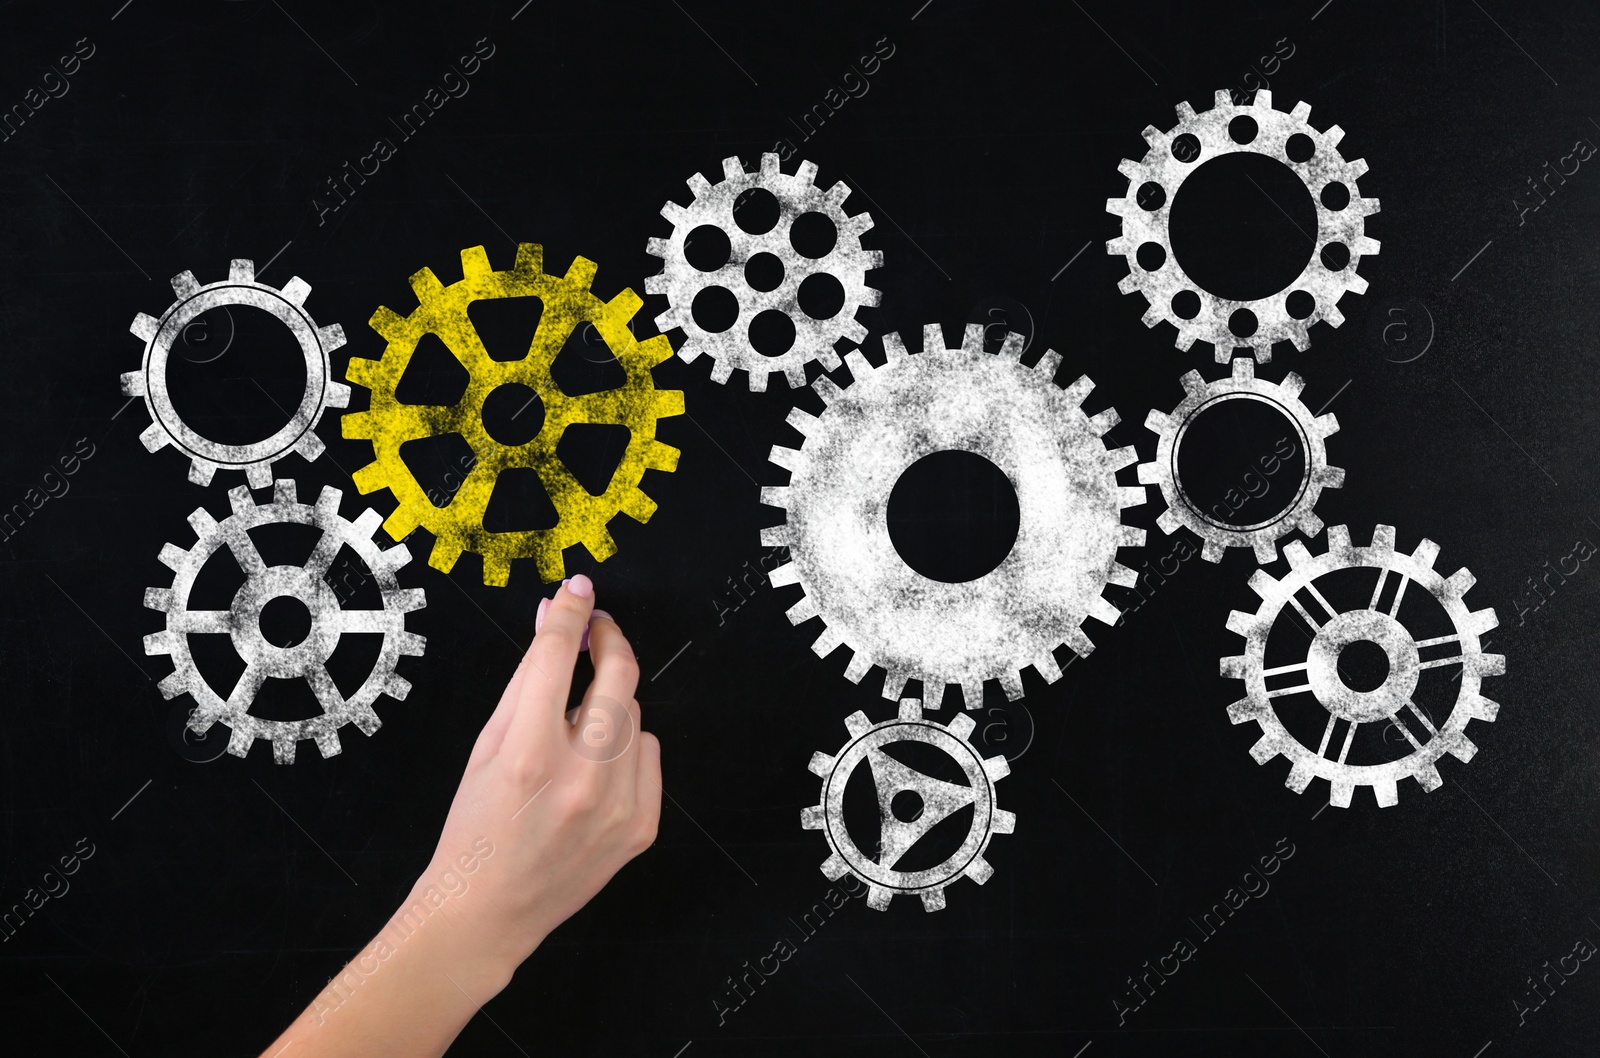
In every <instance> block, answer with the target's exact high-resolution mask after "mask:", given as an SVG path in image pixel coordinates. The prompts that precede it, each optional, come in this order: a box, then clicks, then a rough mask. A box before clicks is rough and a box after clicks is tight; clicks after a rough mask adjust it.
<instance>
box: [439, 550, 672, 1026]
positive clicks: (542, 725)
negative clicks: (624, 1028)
mask: <svg viewBox="0 0 1600 1058" xmlns="http://www.w3.org/2000/svg"><path fill="white" fill-rule="evenodd" d="M585 640H587V648H588V650H589V653H590V657H591V658H592V659H593V662H594V680H593V681H592V682H591V683H590V685H589V689H588V691H587V692H586V693H585V695H584V698H583V702H582V704H581V705H580V706H579V707H578V708H577V709H576V710H574V711H573V712H572V713H571V714H566V713H565V712H564V710H565V709H566V703H567V695H568V691H569V690H570V688H571V684H572V671H573V666H574V664H575V663H576V662H577V657H578V653H579V651H580V649H582V648H583V646H584V645H585ZM638 682H639V666H638V662H637V660H636V659H635V658H634V655H633V648H632V647H631V646H629V644H628V640H627V639H626V637H624V636H623V634H622V631H621V629H620V628H618V627H617V624H616V622H615V621H614V620H613V619H612V618H611V616H610V615H609V614H607V613H606V612H605V611H603V610H595V609H594V585H593V584H592V583H591V582H590V580H589V578H588V577H585V576H582V575H581V574H580V575H579V576H576V577H573V578H572V579H571V580H570V581H568V582H567V583H566V584H564V585H563V586H562V587H561V588H560V589H558V590H557V592H556V594H555V597H554V598H553V599H550V600H547V601H546V603H544V604H541V606H540V618H539V622H538V628H537V632H536V634H535V636H534V640H533V645H532V646H531V647H529V649H528V652H527V655H526V656H525V657H524V658H523V660H522V663H521V665H519V666H518V667H517V671H516V673H515V674H514V675H513V676H512V677H511V682H510V683H509V684H508V685H507V687H506V689H505V693H504V694H503V695H501V697H500V703H499V705H498V706H497V707H496V709H495V711H494V714H493V715H492V716H491V717H490V718H489V722H488V723H487V724H486V725H484V728H483V731H482V732H481V733H480V734H479V736H478V741H477V743H476V744H475V745H474V746H473V749H472V754H471V756H470V757H469V758H468V760H467V767H466V771H465V774H464V775H463V776H462V779H461V785H460V787H459V788H458V789H457V791H456V796H455V800H454V801H453V802H452V803H451V805H450V812H449V815H448V817H447V818H446V820H445V824H444V829H443V832H442V833H441V834H440V837H439V844H438V847H437V849H436V850H435V852H434V855H433V859H432V861H431V862H430V863H429V865H428V869H427V870H426V871H424V872H423V875H422V877H421V878H419V879H418V881H417V885H416V887H415V888H414V889H413V898H416V897H417V896H419V894H423V893H425V892H426V891H427V889H428V887H430V886H432V887H434V889H435V893H437V892H439V891H443V892H446V893H454V892H456V891H459V894H460V895H459V897H458V898H452V899H448V900H446V901H444V902H443V904H442V905H441V906H440V908H439V912H440V914H441V915H442V917H443V918H444V920H445V921H446V922H448V923H449V925H450V926H451V927H452V928H451V929H450V930H449V931H448V932H449V934H450V936H451V938H452V940H451V943H450V945H449V950H448V952H447V954H446V955H445V961H446V963H447V964H448V965H449V966H450V972H451V973H452V978H453V980H455V981H456V982H457V987H459V988H462V989H463V990H464V991H466V992H468V993H470V994H471V998H473V999H474V1000H475V1001H477V1002H479V1003H481V1002H483V1001H485V1000H487V999H488V998H489V997H490V996H491V995H493V994H494V993H495V992H498V991H499V990H500V989H501V988H503V987H504V986H505V984H506V982H507V981H509V980H510V977H511V973H512V971H513V970H515V969H516V967H517V965H518V964H519V963H521V962H522V960H523V959H525V958H527V957H528V955H529V954H530V953H532V951H533V950H534V948H536V947H538V945H539V943H540V942H541V941H543V940H544V938H545V937H546V936H547V935H548V934H549V933H550V931H551V930H553V929H555V927H556V926H558V925H559V924H560V923H562V922H563V921H565V920H566V919H567V918H568V917H570V916H571V915H572V914H573V913H575V912H576V911H577V910H578V909H579V908H581V907H582V906H583V905H584V904H586V903H588V901H589V900H590V899H591V898H592V897H593V896H594V895H595V894H596V893H597V892H599V891H600V889H601V887H602V886H604V885H605V884H606V882H607V881H609V880H610V879H611V877H612V875H614V874H616V872H617V871H618V870H619V869H620V868H621V867H622V865H623V864H625V863H627V862H628V861H629V860H630V859H632V858H633V857H634V856H637V855H638V854H639V853H640V852H643V851H644V850H645V849H646V848H648V847H649V846H650V844H651V843H652V842H653V841H654V840H655V836H656V826H657V823H658V821H659V819H660V816H661V744H660V743H659V742H658V741H657V740H656V737H655V736H654V735H652V734H650V733H648V732H645V731H642V730H640V726H639V725H640V715H639V703H638V702H637V701H635V700H634V690H635V688H636V687H637V686H638ZM485 850H488V851H487V854H485ZM469 864H470V865H472V873H471V875H470V877H467V878H463V876H462V872H463V870H464V869H466V867H467V866H468V865H469ZM407 903H408V904H410V903H412V901H411V900H408V901H407ZM464 978H465V979H464ZM469 980H470V983H469Z"/></svg>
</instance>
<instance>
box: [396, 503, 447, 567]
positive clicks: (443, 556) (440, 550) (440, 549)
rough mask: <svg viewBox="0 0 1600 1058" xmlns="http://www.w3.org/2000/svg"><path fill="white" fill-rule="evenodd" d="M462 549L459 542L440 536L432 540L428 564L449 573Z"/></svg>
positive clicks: (397, 510) (398, 510)
mask: <svg viewBox="0 0 1600 1058" xmlns="http://www.w3.org/2000/svg"><path fill="white" fill-rule="evenodd" d="M399 512H400V508H396V509H395V513H396V514H398V513H399ZM389 520H390V521H393V520H394V515H393V514H391V515H390V516H389ZM389 535H390V536H394V530H393V529H390V530H389ZM396 539H399V537H396ZM463 550H465V549H464V548H463V547H462V546H461V544H460V542H458V541H456V540H453V539H450V538H449V537H443V536H441V537H439V538H438V539H437V540H435V541H434V542H433V550H432V551H431V552H430V553H429V554H428V565H430V566H432V567H433V568H434V569H436V570H439V571H440V572H441V573H449V572H450V571H451V570H452V569H454V568H455V565H456V560H457V559H459V558H460V557H461V552H462V551H463Z"/></svg>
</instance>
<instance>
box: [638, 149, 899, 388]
mask: <svg viewBox="0 0 1600 1058" xmlns="http://www.w3.org/2000/svg"><path fill="white" fill-rule="evenodd" d="M722 170H723V173H724V175H725V177H726V179H724V180H723V181H722V182H721V183H718V184H713V183H711V182H710V181H708V180H707V179H706V178H705V177H704V176H703V175H702V174H700V173H695V174H694V176H693V177H692V178H690V180H689V188H690V190H692V191H693V192H694V201H693V202H691V203H690V204H689V205H688V206H687V207H684V206H680V205H678V204H677V203H676V202H668V203H667V204H666V205H665V206H663V207H661V214H662V216H664V217H666V218H667V219H668V220H670V221H671V222H672V234H671V235H670V236H668V237H667V238H665V239H655V238H653V239H651V240H650V241H649V243H648V245H647V247H646V249H647V250H648V251H649V252H650V253H651V254H653V255H654V256H656V257H659V258H661V259H662V262H663V263H662V269H661V272H660V273H659V274H658V275H653V276H650V277H649V278H647V279H646V280H645V281H644V289H645V293H646V294H665V295H666V296H667V304H668V308H667V311H666V312H663V313H662V314H661V315H659V316H657V317H656V326H657V327H659V328H661V329H662V330H666V329H668V328H669V327H678V328H681V329H682V330H683V333H684V335H685V339H684V343H683V345H682V346H681V347H680V348H679V349H678V357H679V358H680V359H682V360H683V361H685V362H689V361H692V360H694V359H696V358H697V357H699V356H700V354H701V353H705V354H706V355H707V356H709V357H711V359H712V365H711V377H712V378H713V379H714V380H716V381H717V382H727V381H728V376H729V375H730V374H731V373H732V372H733V369H734V368H736V367H737V368H743V369H744V370H745V372H746V373H747V374H748V376H749V380H750V389H751V390H752V391H753V392H759V391H763V390H765V389H766V388H767V378H768V375H769V374H770V373H771V372H774V371H781V372H782V373H783V376H784V378H785V380H786V381H787V382H788V384H789V385H791V386H793V387H795V388H796V389H798V388H800V387H801V386H804V385H805V384H806V364H807V363H809V362H811V361H813V360H816V361H818V362H820V363H821V364H822V366H823V367H824V368H826V369H827V370H830V371H832V370H834V369H836V368H838V366H839V354H838V353H837V352H835V351H834V348H833V345H834V342H836V341H838V340H839V339H840V338H848V339H849V340H851V341H853V342H860V341H862V340H864V339H865V338H866V337H867V329H866V328H865V327H863V326H862V325H861V324H860V323H859V322H858V321H857V320H856V312H857V310H858V309H860V307H861V306H863V305H876V304H878V299H879V297H880V294H879V292H878V291H877V290H875V289H873V288H872V287H869V286H867V282H866V277H867V270H868V269H869V268H877V267H879V266H880V265H882V264H883V254H882V253H881V252H880V251H878V250H867V249H864V248H862V245H861V236H862V235H863V234H864V233H865V232H867V231H869V230H870V229H871V228H872V216H871V214H868V213H858V214H856V215H855V216H853V217H852V216H850V215H848V214H846V213H845V211H844V206H843V203H844V200H845V199H846V198H848V197H849V195H850V188H849V186H848V185H846V184H845V183H844V181H842V180H841V181H839V182H838V183H836V184H834V185H833V186H832V187H830V188H829V189H828V190H827V191H823V190H822V189H821V188H819V187H817V186H816V184H815V183H813V182H812V181H813V180H814V179H815V178H816V175H817V167H816V166H815V165H814V164H812V163H811V162H805V161H803V162H801V163H800V167H799V169H798V170H797V171H796V172H795V173H794V175H793V176H790V175H787V174H785V173H784V172H783V171H782V170H780V169H779V167H778V156H777V155H776V154H763V155H762V156H761V166H760V168H759V169H758V170H757V171H756V172H753V173H747V172H745V170H744V165H743V163H741V162H740V161H739V159H738V158H726V159H724V160H723V162H722ZM752 188H759V189H761V190H763V191H766V192H769V193H770V194H771V195H772V196H773V197H774V198H775V199H777V202H778V222H777V223H776V224H775V225H774V226H773V227H772V229H771V230H770V231H766V232H762V233H760V234H751V233H750V232H747V231H745V230H744V229H743V228H741V227H740V226H739V222H738V217H737V215H736V214H735V212H734V206H735V204H736V203H737V202H738V199H739V196H740V195H742V194H743V193H744V192H746V191H749V190H751V189H752ZM806 214H820V215H821V216H823V217H826V218H827V219H828V221H829V222H831V223H832V225H833V228H834V232H835V241H834V244H833V247H832V248H831V249H829V250H828V251H827V252H826V253H825V254H823V255H822V256H821V257H819V258H811V257H807V256H805V255H804V254H802V253H800V251H799V250H797V249H796V248H795V246H794V242H793V239H792V228H793V225H794V222H795V220H796V219H798V218H800V217H802V216H805V215H806ZM702 225H712V226H714V227H717V228H720V229H721V230H722V231H723V233H724V234H726V235H727V237H728V243H729V246H730V253H729V256H728V260H727V261H726V262H725V263H723V264H721V265H720V266H718V267H717V268H714V269H712V270H710V271H704V272H703V271H701V270H700V269H698V268H696V267H695V266H694V265H693V264H691V263H690V262H689V259H688V257H687V255H686V250H685V245H686V243H687V241H688V239H689V237H690V235H692V234H693V233H694V230H695V229H696V228H698V227H701V226H702ZM761 254H770V255H771V256H772V257H774V258H776V259H777V261H778V262H779V264H780V265H781V266H782V269H783V277H782V279H781V280H780V281H779V282H778V285H777V286H775V287H773V288H772V289H771V290H758V289H756V287H754V286H752V285H751V283H750V281H749V280H748V279H747V278H746V274H745V265H746V264H748V263H749V262H750V259H751V258H752V257H756V256H757V255H761ZM815 275H829V276H832V277H833V278H834V279H836V280H837V281H838V282H839V284H840V286H842V287H843V288H844V304H843V306H842V307H841V308H840V309H839V310H838V312H836V313H835V314H834V315H832V316H829V317H827V318H825V319H817V318H814V317H813V316H811V315H810V314H809V313H808V312H806V311H805V310H804V309H803V308H801V307H800V296H801V289H800V288H801V285H802V284H803V283H805V281H806V280H807V279H809V278H811V277H812V276H815ZM710 287H722V288H723V289H725V290H729V291H731V292H732V293H733V296H734V298H735V300H736V301H737V302H738V305H739V315H738V317H737V318H736V319H735V320H734V322H733V324H732V325H731V326H729V327H728V329H727V330H724V331H709V330H707V329H706V328H704V327H702V326H701V325H700V324H699V323H697V322H695V318H694V311H693V310H694V299H695V295H697V294H699V293H700V292H701V291H702V290H706V289H707V288H710ZM767 310H776V311H778V312H781V313H783V314H784V315H785V316H787V317H788V318H789V322H790V323H792V324H793V325H794V344H793V345H791V346H790V347H789V348H788V349H787V350H786V351H785V352H783V353H782V354H780V355H777V356H767V355H764V354H763V353H761V352H759V351H758V350H757V349H756V348H755V346H754V345H752V344H751V341H750V325H751V323H752V322H753V321H754V320H755V318H756V316H758V315H759V314H761V313H762V312H765V311H767Z"/></svg>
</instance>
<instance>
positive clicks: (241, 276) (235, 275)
mask: <svg viewBox="0 0 1600 1058" xmlns="http://www.w3.org/2000/svg"><path fill="white" fill-rule="evenodd" d="M255 278H256V263H255V262H254V261H251V260H248V259H247V258H243V257H235V258H234V259H233V260H232V261H229V262H228V282H230V283H253V282H255Z"/></svg>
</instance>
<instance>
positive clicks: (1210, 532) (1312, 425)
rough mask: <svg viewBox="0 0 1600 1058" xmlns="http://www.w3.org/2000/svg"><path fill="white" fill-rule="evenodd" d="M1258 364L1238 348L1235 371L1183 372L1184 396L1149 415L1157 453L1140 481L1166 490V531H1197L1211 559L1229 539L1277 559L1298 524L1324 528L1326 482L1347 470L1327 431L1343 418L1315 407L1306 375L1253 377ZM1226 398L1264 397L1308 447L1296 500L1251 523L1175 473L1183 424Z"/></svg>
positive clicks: (1333, 483) (1262, 557) (1308, 530)
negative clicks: (1333, 461) (1217, 511)
mask: <svg viewBox="0 0 1600 1058" xmlns="http://www.w3.org/2000/svg"><path fill="white" fill-rule="evenodd" d="M1255 368H1256V365H1255V361H1254V360H1251V359H1250V358H1249V357H1245V356H1241V357H1236V358H1235V359H1234V361H1233V374H1232V377H1230V378H1223V379H1218V380H1216V381H1215V382H1207V381H1206V380H1205V379H1204V378H1202V377H1201V376H1200V372H1198V371H1190V372H1188V373H1187V374H1185V375H1184V376H1183V378H1182V380H1181V381H1182V382H1183V390H1184V398H1183V400H1182V401H1180V402H1179V404H1178V406H1177V407H1176V408H1174V409H1172V412H1171V413H1170V414H1162V413H1161V412H1159V411H1152V412H1151V413H1150V414H1149V415H1148V416H1147V417H1146V418H1145V420H1144V426H1145V429H1147V430H1150V431H1151V432H1153V433H1155V434H1157V435H1158V437H1159V440H1158V441H1157V442H1156V457H1155V459H1154V460H1153V461H1151V462H1149V463H1140V464H1139V484H1141V485H1157V486H1160V488H1161V496H1162V498H1163V499H1165V500H1166V501H1167V509H1166V510H1165V511H1163V512H1162V514H1161V517H1160V518H1158V519H1156V524H1157V525H1159V526H1160V527H1161V531H1162V532H1164V533H1168V534H1170V533H1172V532H1174V531H1175V530H1177V529H1178V528H1179V527H1180V526H1182V527H1185V528H1187V529H1189V530H1190V531H1191V532H1193V533H1194V534H1195V535H1196V536H1198V537H1200V539H1201V540H1202V541H1203V542H1204V543H1203V545H1202V548H1201V552H1200V554H1201V557H1202V558H1204V559H1205V560H1206V561H1207V562H1220V561H1222V551H1223V549H1224V548H1227V547H1248V548H1252V549H1254V551H1255V555H1256V561H1257V562H1259V563H1261V564H1262V565H1266V564H1267V563H1269V562H1275V561H1277V558H1278V544H1277V541H1278V540H1279V538H1281V537H1283V536H1286V535H1288V534H1289V533H1292V532H1293V531H1294V530H1296V529H1299V530H1300V531H1301V532H1302V533H1304V534H1305V535H1306V536H1308V537H1312V536H1316V535H1317V534H1318V533H1320V532H1322V519H1321V518H1318V517H1317V515H1316V506H1317V501H1318V500H1319V499H1320V498H1321V497H1322V490H1323V489H1325V488H1339V487H1340V486H1341V485H1343V484H1344V470H1342V469H1341V468H1339V467H1330V466H1329V465H1328V448H1327V439H1328V438H1329V437H1331V436H1333V435H1334V434H1335V433H1337V432H1338V430H1339V420H1338V419H1336V418H1335V417H1334V415H1333V413H1332V412H1329V413H1328V414H1326V415H1323V416H1317V415H1314V414H1312V411H1311V409H1310V408H1308V407H1306V406H1305V404H1304V402H1302V401H1301V400H1300V391H1301V390H1302V389H1304V388H1305V380H1304V379H1302V378H1301V377H1300V376H1299V375H1297V374H1295V373H1294V372H1293V371H1291V372H1289V373H1288V374H1287V375H1285V376H1284V377H1283V381H1282V382H1268V381H1267V380H1266V379H1262V378H1257V377H1256V370H1255ZM1227 400H1253V401H1259V402H1260V403H1262V404H1265V405H1267V406H1268V407H1270V408H1272V409H1273V410H1274V411H1277V412H1279V413H1280V414H1282V415H1283V416H1284V418H1286V419H1288V420H1289V422H1290V424H1291V425H1292V426H1293V427H1294V430H1295V433H1296V435H1297V437H1298V439H1299V444H1300V450H1301V451H1302V452H1304V453H1305V459H1306V466H1305V473H1304V474H1303V475H1302V477H1301V479H1300V482H1299V483H1298V485H1297V487H1296V492H1295V496H1294V499H1293V501H1291V502H1290V503H1289V505H1288V506H1287V507H1285V508H1284V509H1283V510H1282V511H1280V512H1279V513H1278V514H1276V515H1274V516H1273V517H1271V518H1270V519H1268V520H1266V521H1263V522H1259V523H1257V524H1254V525H1233V524H1230V523H1228V522H1225V521H1219V520H1218V519H1216V518H1214V517H1212V516H1211V515H1210V514H1208V513H1207V512H1206V511H1204V510H1202V509H1201V507H1200V505H1199V504H1198V503H1196V502H1195V501H1194V499H1193V498H1192V497H1191V496H1190V495H1189V494H1188V492H1186V491H1185V490H1184V487H1183V482H1182V481H1181V480H1180V479H1179V477H1178V450H1179V448H1180V447H1181V446H1182V444H1183V435H1184V432H1185V431H1187V430H1188V428H1189V426H1190V425H1191V424H1192V423H1193V422H1194V421H1195V419H1196V418H1198V417H1199V416H1200V415H1201V414H1202V413H1204V412H1206V411H1209V410H1213V409H1215V408H1216V407H1217V406H1218V404H1220V403H1221V402H1222V401H1227Z"/></svg>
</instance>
